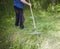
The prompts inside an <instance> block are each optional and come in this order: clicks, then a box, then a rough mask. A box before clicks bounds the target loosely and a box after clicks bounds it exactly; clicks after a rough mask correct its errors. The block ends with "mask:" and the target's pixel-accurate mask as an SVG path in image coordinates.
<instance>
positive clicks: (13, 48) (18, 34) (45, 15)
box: [0, 8, 60, 49]
mask: <svg viewBox="0 0 60 49" xmlns="http://www.w3.org/2000/svg"><path fill="white" fill-rule="evenodd" d="M6 11H7V12H5V13H4V15H3V14H2V15H1V16H2V17H1V18H0V48H1V49H60V13H53V12H52V13H50V12H46V11H41V10H36V11H35V10H34V11H33V12H34V17H35V20H36V26H37V31H39V32H43V33H42V34H40V35H28V34H27V33H31V32H33V31H34V28H33V23H32V17H31V14H30V11H29V10H25V13H24V14H25V23H24V25H25V29H24V30H20V28H19V27H16V26H15V25H14V22H15V13H14V10H11V8H10V9H6Z"/></svg>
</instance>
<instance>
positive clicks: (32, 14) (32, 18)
mask: <svg viewBox="0 0 60 49" xmlns="http://www.w3.org/2000/svg"><path fill="white" fill-rule="evenodd" d="M29 3H30V0H29ZM30 11H31V15H32V19H33V24H34V29H35V30H36V24H35V19H34V15H33V10H32V7H31V6H30Z"/></svg>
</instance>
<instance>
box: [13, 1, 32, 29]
mask: <svg viewBox="0 0 60 49" xmlns="http://www.w3.org/2000/svg"><path fill="white" fill-rule="evenodd" d="M24 4H26V5H28V6H31V3H29V2H27V1H26V0H14V9H15V13H16V21H15V26H20V29H24V20H25V19H24V12H23V8H24Z"/></svg>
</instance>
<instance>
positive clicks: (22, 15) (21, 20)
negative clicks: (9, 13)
mask: <svg viewBox="0 0 60 49" xmlns="http://www.w3.org/2000/svg"><path fill="white" fill-rule="evenodd" d="M19 13H20V14H19V20H20V28H21V29H23V28H24V13H23V9H20V12H19Z"/></svg>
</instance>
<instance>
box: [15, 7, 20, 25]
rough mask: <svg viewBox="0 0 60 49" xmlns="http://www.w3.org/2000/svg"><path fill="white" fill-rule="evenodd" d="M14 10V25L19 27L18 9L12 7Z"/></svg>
mask: <svg viewBox="0 0 60 49" xmlns="http://www.w3.org/2000/svg"><path fill="white" fill-rule="evenodd" d="M14 9H15V13H16V21H15V25H16V26H18V25H19V9H18V8H17V7H15V6H14Z"/></svg>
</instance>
